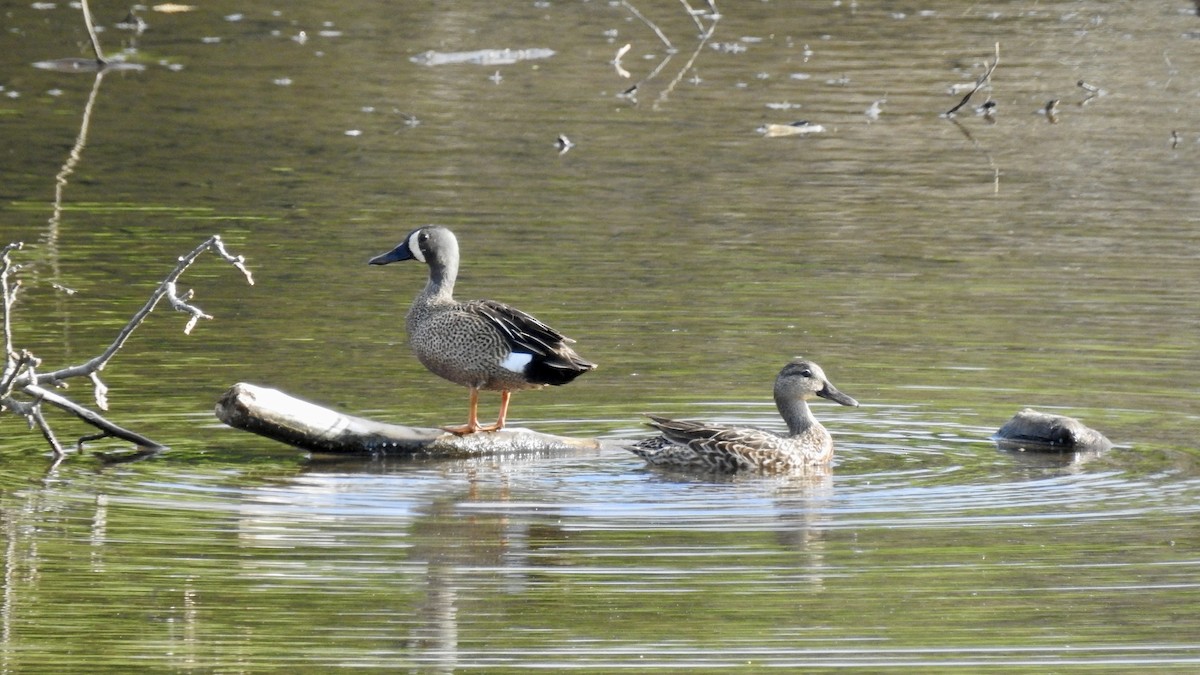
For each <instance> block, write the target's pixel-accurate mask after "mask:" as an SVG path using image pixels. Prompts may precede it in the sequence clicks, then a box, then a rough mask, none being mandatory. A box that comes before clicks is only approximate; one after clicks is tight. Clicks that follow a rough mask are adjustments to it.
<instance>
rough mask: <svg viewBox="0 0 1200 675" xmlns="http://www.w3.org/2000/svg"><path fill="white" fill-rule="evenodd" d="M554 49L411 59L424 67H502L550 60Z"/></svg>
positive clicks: (425, 55) (431, 54)
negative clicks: (465, 65)
mask: <svg viewBox="0 0 1200 675" xmlns="http://www.w3.org/2000/svg"><path fill="white" fill-rule="evenodd" d="M554 54H555V51H554V50H553V49H541V48H534V49H479V50H476V51H471V52H438V51H433V50H429V51H427V52H421V53H420V54H417V55H416V56H413V57H412V58H410V59H409V61H412V62H413V63H416V64H419V65H422V66H444V65H452V64H457V63H470V64H475V65H481V66H502V65H509V64H513V63H519V62H521V61H532V60H535V59H548V58H550V57H551V56H554Z"/></svg>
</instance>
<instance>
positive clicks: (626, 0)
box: [621, 0, 686, 52]
mask: <svg viewBox="0 0 1200 675" xmlns="http://www.w3.org/2000/svg"><path fill="white" fill-rule="evenodd" d="M685 4H686V3H685ZM621 6H622V7H624V8H625V9H627V10H629V13H630V14H632V15H634V16H636V17H637V18H638V19H639V20H641V22H642V23H644V24H646V26H648V27H649V28H650V30H652V31H654V34H655V35H657V36H658V39H659V40H662V43H663V44H664V45H666V46H667V49H669V50H670V51H672V52H674V51H675V45H673V44H671V41H670V40H668V39H667V35H666V34H665V33H663V32H662V29H661V28H659V27H658V26H657V25H655V23H654V22H653V21H651V20H650V19H647V18H646V17H645V16H644V15H643V14H642V13H641V12H639V11H638V9H637V7H634V6H633V5H632V4H630V3H629V0H621Z"/></svg>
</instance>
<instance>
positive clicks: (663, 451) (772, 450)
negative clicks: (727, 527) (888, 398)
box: [629, 358, 858, 473]
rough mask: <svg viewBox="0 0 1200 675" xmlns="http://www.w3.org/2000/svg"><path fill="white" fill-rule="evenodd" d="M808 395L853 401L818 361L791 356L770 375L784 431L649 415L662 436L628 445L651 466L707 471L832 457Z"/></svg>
mask: <svg viewBox="0 0 1200 675" xmlns="http://www.w3.org/2000/svg"><path fill="white" fill-rule="evenodd" d="M813 396H820V397H822V398H827V399H829V400H831V401H837V402H838V403H841V404H842V405H848V406H857V405H858V401H855V400H854V399H853V398H850V397H849V396H847V395H845V394H843V393H842V392H840V391H838V390H837V388H836V387H834V386H833V384H832V383H831V382H830V381H829V380H828V379H827V378H826V377H825V373H824V372H823V371H822V370H821V367H820V366H818V365H817V364H815V363H813V362H812V361H809V360H807V359H802V358H796V359H793V360H792V361H791V362H790V363H788V364H787V365H786V366H784V367H783V370H781V371H779V375H778V376H776V378H775V405H776V407H778V408H779V414H780V415H782V416H783V419H784V421H785V422H787V426H788V435H787V436H780V435H778V434H774V433H771V432H769V431H763V430H761V429H752V428H741V427H727V426H722V425H718V424H705V423H702V422H681V421H678V420H672V419H667V418H665V417H658V416H655V415H651V416H650V420H651V421H650V426H652V427H654V428H656V429H658V430H659V431H660V432H662V435H661V436H656V437H654V438H650V439H647V440H644V441H641V442H639V443H637V444H635V445H633V446H631V447H630V448H629V449H630V450H631V451H632V452H634V453H635V454H637V455H639V456H640V457H642V458H643V459H645V460H646V461H647V462H649V463H651V464H654V465H658V466H664V467H674V468H680V469H691V470H698V471H708V472H725V473H730V472H735V471H761V472H785V471H794V470H797V469H802V468H804V467H808V466H815V465H822V464H825V463H827V462H828V461H829V460H830V458H832V457H833V439H832V438H831V437H830V436H829V432H828V431H826V430H825V427H823V426H821V423H820V422H818V421H817V419H816V418H815V417H813V414H812V412H811V411H810V410H809V409H808V403H806V401H807V400H808V399H810V398H812V397H813Z"/></svg>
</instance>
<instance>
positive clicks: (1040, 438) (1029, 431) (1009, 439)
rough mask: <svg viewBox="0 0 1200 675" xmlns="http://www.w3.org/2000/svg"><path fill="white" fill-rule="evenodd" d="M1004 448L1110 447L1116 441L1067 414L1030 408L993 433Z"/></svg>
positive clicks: (996, 440)
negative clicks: (1054, 413) (1056, 413)
mask: <svg viewBox="0 0 1200 675" xmlns="http://www.w3.org/2000/svg"><path fill="white" fill-rule="evenodd" d="M992 440H994V441H995V442H996V445H998V446H999V447H1000V448H1001V449H1004V450H1021V451H1025V450H1031V451H1039V450H1040V451H1043V452H1045V451H1051V452H1055V451H1063V450H1071V451H1080V450H1101V451H1103V450H1108V449H1109V448H1111V447H1112V442H1111V441H1109V440H1108V439H1107V438H1105V437H1104V434H1102V433H1100V432H1099V431H1096V430H1095V429H1089V428H1088V427H1086V426H1084V424H1083V423H1082V422H1080V421H1079V420H1076V419H1074V418H1071V417H1066V416H1064V415H1052V414H1049V413H1042V412H1038V411H1036V410H1034V409H1032V408H1026V409H1024V410H1022V411H1021V412H1019V413H1017V414H1016V415H1014V416H1013V418H1012V419H1010V420H1009V421H1007V422H1005V423H1004V426H1002V427H1000V429H999V431H997V432H996V433H995V435H993V436H992Z"/></svg>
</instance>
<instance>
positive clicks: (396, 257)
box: [367, 225, 458, 268]
mask: <svg viewBox="0 0 1200 675" xmlns="http://www.w3.org/2000/svg"><path fill="white" fill-rule="evenodd" d="M401 260H419V261H421V262H423V263H425V264H427V265H429V266H430V267H433V268H444V267H457V265H458V239H456V238H455V237H454V233H453V232H451V231H450V230H448V229H446V228H444V227H438V226H436V225H429V226H426V227H418V228H417V229H415V230H413V231H412V232H409V233H408V235H407V236H406V237H404V241H402V242H400V245H398V246H397V247H396V248H394V249H392V250H390V251H388V252H387V253H381V254H379V255H377V256H375V257H374V258H371V259H370V260H368V261H367V264H370V265H386V264H388V263H394V262H400V261H401Z"/></svg>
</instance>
